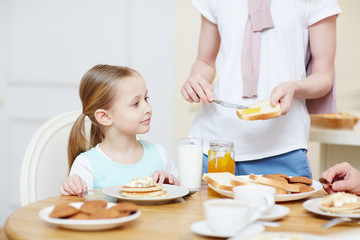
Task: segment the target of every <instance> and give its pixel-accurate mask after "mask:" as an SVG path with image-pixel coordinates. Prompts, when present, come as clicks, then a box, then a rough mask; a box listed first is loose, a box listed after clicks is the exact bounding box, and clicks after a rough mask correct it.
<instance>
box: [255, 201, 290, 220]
mask: <svg viewBox="0 0 360 240" xmlns="http://www.w3.org/2000/svg"><path fill="white" fill-rule="evenodd" d="M289 212H290V209H289V208H288V207H285V206H281V205H276V204H275V205H274V206H273V207H272V208H271V209H270V210H269V212H268V213H265V214H264V215H262V216H261V217H259V219H258V220H260V221H274V220H278V219H281V218H283V217H285V216H286V215H288V214H289Z"/></svg>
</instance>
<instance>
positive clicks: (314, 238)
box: [228, 232, 329, 240]
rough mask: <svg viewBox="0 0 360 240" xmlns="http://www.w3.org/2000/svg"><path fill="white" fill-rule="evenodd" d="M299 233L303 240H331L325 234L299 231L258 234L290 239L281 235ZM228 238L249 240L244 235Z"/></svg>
mask: <svg viewBox="0 0 360 240" xmlns="http://www.w3.org/2000/svg"><path fill="white" fill-rule="evenodd" d="M294 234H295V235H298V236H301V237H302V238H301V239H303V240H329V238H326V237H323V236H319V235H314V234H307V233H297V232H264V233H261V234H258V235H256V236H258V237H260V236H263V237H264V238H265V237H268V238H270V237H275V236H278V237H277V238H276V239H288V238H286V237H280V236H289V235H294ZM228 240H248V238H243V237H238V236H236V237H232V238H229V239H228Z"/></svg>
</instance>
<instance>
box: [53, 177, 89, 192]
mask: <svg viewBox="0 0 360 240" xmlns="http://www.w3.org/2000/svg"><path fill="white" fill-rule="evenodd" d="M87 189H88V188H87V185H86V182H85V181H84V180H82V179H81V178H80V176H79V175H77V174H74V175H71V176H70V177H68V178H66V180H65V181H64V182H63V183H61V185H60V190H59V192H60V194H61V195H65V196H68V195H72V196H76V195H77V196H79V197H80V196H81V195H82V192H83V191H86V190H87Z"/></svg>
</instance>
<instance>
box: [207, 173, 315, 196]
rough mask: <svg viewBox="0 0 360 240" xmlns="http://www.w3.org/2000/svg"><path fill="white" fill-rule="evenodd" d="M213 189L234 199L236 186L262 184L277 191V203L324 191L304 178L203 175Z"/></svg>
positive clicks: (313, 182) (280, 175)
mask: <svg viewBox="0 0 360 240" xmlns="http://www.w3.org/2000/svg"><path fill="white" fill-rule="evenodd" d="M203 180H204V181H206V182H207V183H208V185H209V187H210V188H211V189H213V190H214V191H215V192H217V193H219V194H221V195H223V196H226V197H231V198H232V197H233V192H232V189H233V188H234V187H235V186H240V185H249V184H261V185H268V186H271V187H274V188H275V189H276V195H275V201H276V202H286V201H294V200H299V199H304V198H307V197H309V196H311V195H312V194H314V193H316V192H317V191H319V190H321V189H322V184H321V183H320V182H318V181H315V180H312V179H310V178H307V177H302V176H287V175H285V174H267V175H254V174H250V175H241V176H235V175H233V174H231V173H228V172H224V173H207V174H204V175H203Z"/></svg>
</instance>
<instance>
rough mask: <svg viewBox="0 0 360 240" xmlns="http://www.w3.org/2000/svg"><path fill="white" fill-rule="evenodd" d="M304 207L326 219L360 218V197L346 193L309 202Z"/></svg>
mask: <svg viewBox="0 0 360 240" xmlns="http://www.w3.org/2000/svg"><path fill="white" fill-rule="evenodd" d="M303 207H304V208H305V209H306V210H308V211H309V212H312V213H315V214H318V215H322V216H326V217H349V218H360V197H359V196H357V195H355V194H351V193H345V192H337V193H334V194H329V195H327V196H325V197H323V198H315V199H310V200H307V201H306V202H304V203H303Z"/></svg>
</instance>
